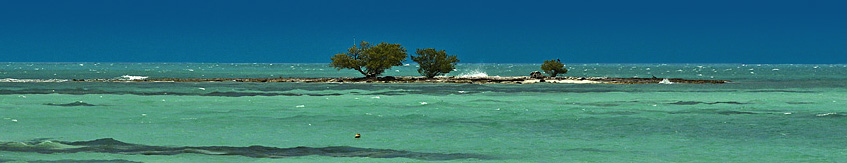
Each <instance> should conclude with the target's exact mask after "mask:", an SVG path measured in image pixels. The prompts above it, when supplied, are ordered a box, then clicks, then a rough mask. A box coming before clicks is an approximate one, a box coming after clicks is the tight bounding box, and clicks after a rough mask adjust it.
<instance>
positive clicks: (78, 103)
mask: <svg viewBox="0 0 847 163" xmlns="http://www.w3.org/2000/svg"><path fill="white" fill-rule="evenodd" d="M44 105H50V106H97V105H94V104H89V103H85V102H82V101H76V102H72V103H67V104H57V103H46V104H44Z"/></svg>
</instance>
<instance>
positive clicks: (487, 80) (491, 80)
mask: <svg viewBox="0 0 847 163" xmlns="http://www.w3.org/2000/svg"><path fill="white" fill-rule="evenodd" d="M665 80H666V81H665ZM71 81H74V82H296V83H467V84H498V83H502V84H532V83H572V84H589V83H603V84H658V83H663V84H670V83H688V84H724V83H729V82H730V81H727V80H691V79H680V78H671V79H663V78H615V77H544V78H532V77H529V76H516V77H433V78H427V77H394V76H385V77H375V78H365V77H360V78H354V77H339V78H201V79H177V78H163V79H133V80H130V79H73V80H71ZM663 81H665V82H663ZM667 81H669V83H668V82H667Z"/></svg>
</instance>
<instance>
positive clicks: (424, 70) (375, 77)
mask: <svg viewBox="0 0 847 163" xmlns="http://www.w3.org/2000/svg"><path fill="white" fill-rule="evenodd" d="M415 54H416V55H412V56H409V55H408V54H407V53H406V48H404V47H403V46H401V45H400V44H392V43H385V42H382V43H379V44H376V45H374V44H371V43H369V42H367V41H362V42H361V43H359V45H358V46H357V45H355V44H354V45H353V47H350V48H348V49H347V52H345V53H338V54H335V55H334V56H332V57H331V58H330V59H331V60H332V62H331V63H330V64H329V66H331V67H333V68H335V69H337V70H339V71H340V70H342V69H351V70H356V71H358V72H359V73H361V74H362V75H364V77H358V78H356V77H339V78H296V77H292V78H282V77H280V78H200V79H175V78H162V79H147V77H140V76H129V75H125V76H123V78H120V79H72V80H70V81H75V82H98V81H99V82H297V83H470V84H496V83H503V84H531V83H574V84H579V83H606V84H651V83H654V84H655V83H660V84H671V83H692V84H723V83H728V82H730V81H727V80H689V79H680V78H670V79H668V78H656V77H652V78H616V77H557V75H559V74H566V73H567V72H568V69H567V68H565V65H564V64H563V63H562V62H561V60H559V59H554V60H548V61H544V63H543V64H541V70H542V71H544V73H546V74H547V75H549V76H547V75H544V74H542V73H541V72H539V71H533V72H530V74H529V76H516V77H448V76H443V75H445V74H447V73H449V72H451V71H454V70H456V63H458V62H459V59H458V58H457V57H456V56H455V55H447V52H446V51H445V50H436V49H433V48H425V49H417V50H416V51H415ZM406 58H411V59H412V61H414V62H416V63H418V67H419V68H418V73H420V74H421V75H422V76H420V77H411V76H403V77H395V76H384V77H380V75H381V74H382V73H383V72H385V70H387V69H390V68H391V67H394V66H400V65H403V61H406Z"/></svg>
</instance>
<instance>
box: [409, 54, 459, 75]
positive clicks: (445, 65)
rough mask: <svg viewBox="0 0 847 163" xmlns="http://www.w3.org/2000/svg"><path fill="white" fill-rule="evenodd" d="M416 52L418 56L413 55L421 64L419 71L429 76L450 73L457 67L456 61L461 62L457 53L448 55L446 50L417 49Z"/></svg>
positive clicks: (413, 58) (414, 59) (413, 59)
mask: <svg viewBox="0 0 847 163" xmlns="http://www.w3.org/2000/svg"><path fill="white" fill-rule="evenodd" d="M415 54H417V55H418V56H412V61H415V62H417V63H418V64H420V67H419V68H418V73H420V74H421V75H423V76H426V77H427V78H433V77H435V76H438V75H443V74H447V73H450V71H453V69H456V63H457V62H459V59H457V58H456V56H455V55H447V52H445V51H444V50H435V49H433V48H427V49H417V51H416V52H415Z"/></svg>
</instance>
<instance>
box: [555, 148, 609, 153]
mask: <svg viewBox="0 0 847 163" xmlns="http://www.w3.org/2000/svg"><path fill="white" fill-rule="evenodd" d="M566 151H568V152H594V153H611V152H615V151H610V150H603V149H597V148H571V149H567V150H566Z"/></svg>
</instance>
